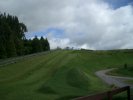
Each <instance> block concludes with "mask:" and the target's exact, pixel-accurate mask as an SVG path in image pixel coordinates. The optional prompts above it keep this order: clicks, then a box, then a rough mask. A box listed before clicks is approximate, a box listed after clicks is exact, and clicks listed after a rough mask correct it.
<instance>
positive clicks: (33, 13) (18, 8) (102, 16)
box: [0, 0, 133, 49]
mask: <svg viewBox="0 0 133 100" xmlns="http://www.w3.org/2000/svg"><path fill="white" fill-rule="evenodd" d="M0 9H1V11H6V12H9V13H11V14H14V15H17V16H18V17H19V18H20V19H21V21H23V22H24V23H25V24H26V25H27V26H28V29H29V31H39V30H45V29H47V28H51V27H54V28H58V29H63V30H65V35H64V37H62V38H58V37H55V36H54V35H51V36H49V37H50V38H49V41H50V44H51V47H52V48H56V47H57V46H60V47H63V48H64V47H66V46H75V47H82V48H90V49H118V48H133V7H132V6H131V5H127V6H124V7H121V8H118V9H112V8H111V7H110V5H109V4H107V3H105V2H104V1H103V0H34V1H33V0H10V1H9V0H8V1H6V0H1V1H0ZM48 34H49V35H50V33H48Z"/></svg>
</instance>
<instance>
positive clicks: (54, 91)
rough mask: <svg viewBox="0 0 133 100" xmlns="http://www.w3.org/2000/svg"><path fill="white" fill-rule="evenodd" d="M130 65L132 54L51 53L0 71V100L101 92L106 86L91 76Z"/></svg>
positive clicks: (65, 99)
mask: <svg viewBox="0 0 133 100" xmlns="http://www.w3.org/2000/svg"><path fill="white" fill-rule="evenodd" d="M132 61H133V54H132V53H124V52H112V51H109V52H108V51H95V52H91V51H54V52H52V53H49V54H45V55H39V56H34V57H32V58H27V59H24V60H20V61H18V62H16V63H14V64H9V65H5V66H2V67H0V99H1V100H69V99H71V98H74V97H78V96H84V95H89V94H93V93H97V92H102V91H105V90H108V89H109V86H108V85H106V84H105V83H104V82H102V81H101V80H100V79H99V78H97V77H96V76H95V74H94V72H95V71H97V70H101V69H106V68H110V67H119V66H121V65H123V64H124V63H125V62H126V63H130V64H133V62H132ZM117 100H118V99H117Z"/></svg>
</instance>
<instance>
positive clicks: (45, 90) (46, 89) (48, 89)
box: [38, 86, 57, 94]
mask: <svg viewBox="0 0 133 100" xmlns="http://www.w3.org/2000/svg"><path fill="white" fill-rule="evenodd" d="M38 92H40V93H44V94H57V92H55V91H54V90H53V89H52V88H51V87H49V86H43V87H41V88H40V89H38Z"/></svg>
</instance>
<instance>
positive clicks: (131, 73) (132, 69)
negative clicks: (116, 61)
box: [109, 65, 133, 77]
mask: <svg viewBox="0 0 133 100" xmlns="http://www.w3.org/2000/svg"><path fill="white" fill-rule="evenodd" d="M109 74H111V75H117V76H126V77H133V65H129V66H128V67H127V68H124V66H120V67H119V68H118V69H116V70H112V71H111V72H109Z"/></svg>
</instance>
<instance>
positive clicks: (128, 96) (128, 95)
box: [127, 86, 131, 100]
mask: <svg viewBox="0 0 133 100" xmlns="http://www.w3.org/2000/svg"><path fill="white" fill-rule="evenodd" d="M127 98H128V100H130V99H131V98H130V87H129V86H128V87H127Z"/></svg>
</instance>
